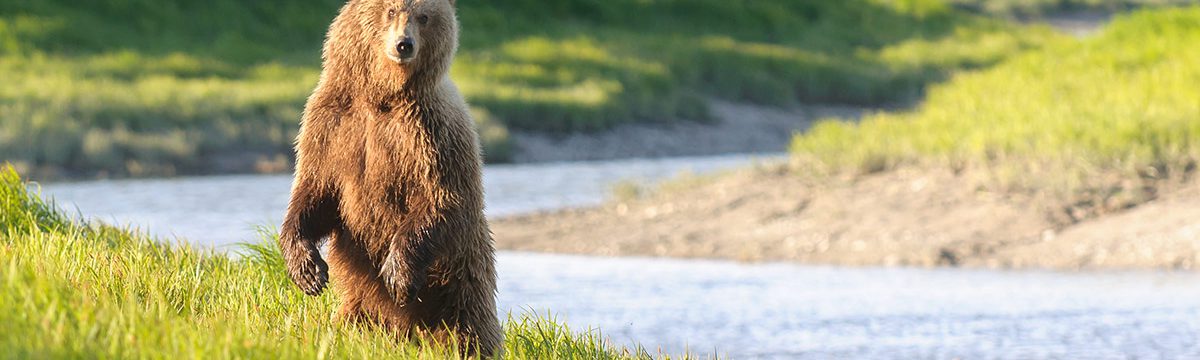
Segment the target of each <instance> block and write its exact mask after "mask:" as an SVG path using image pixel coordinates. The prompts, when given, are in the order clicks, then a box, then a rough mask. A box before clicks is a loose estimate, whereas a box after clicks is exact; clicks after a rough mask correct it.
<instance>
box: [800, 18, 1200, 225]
mask: <svg viewBox="0 0 1200 360" xmlns="http://www.w3.org/2000/svg"><path fill="white" fill-rule="evenodd" d="M1196 44H1200V7H1190V8H1172V9H1161V10H1152V11H1149V10H1148V11H1140V12H1137V13H1135V14H1133V15H1128V16H1121V17H1119V18H1118V19H1116V20H1115V21H1114V22H1113V23H1112V24H1111V25H1110V26H1109V27H1107V28H1105V29H1104V30H1103V32H1101V33H1100V34H1098V35H1097V36H1096V37H1095V38H1091V39H1084V40H1074V39H1060V40H1059V41H1056V42H1054V43H1052V44H1048V45H1047V47H1046V48H1045V49H1043V50H1039V51H1033V52H1031V53H1029V54H1025V55H1021V56H1017V57H1014V58H1012V59H1010V60H1008V61H1005V62H1004V63H1002V64H999V65H997V66H995V67H993V68H991V69H988V70H983V71H979V72H974V73H964V74H960V75H958V76H956V77H955V78H954V79H953V80H951V81H949V82H948V83H946V84H943V85H938V86H935V87H933V88H932V89H931V91H930V94H929V97H928V99H927V102H926V103H924V104H923V105H921V106H920V107H918V108H916V109H915V110H913V111H911V112H906V113H883V114H876V115H873V116H868V117H866V118H865V119H863V120H862V121H861V122H860V123H846V122H844V121H837V120H831V121H825V122H822V123H820V124H818V125H816V126H815V127H814V128H813V129H812V131H811V132H809V133H807V134H800V135H797V137H796V138H795V140H794V143H793V145H792V151H793V153H794V154H795V156H796V157H797V158H799V159H802V160H810V161H812V162H813V164H816V165H818V166H819V168H824V169H827V170H830V171H852V172H858V173H870V172H876V171H882V170H887V169H892V168H895V167H898V166H902V165H912V164H918V165H925V164H933V165H939V166H949V167H952V168H955V169H966V168H974V169H985V170H986V171H988V172H990V175H991V180H992V181H994V182H993V184H994V185H999V186H1003V187H1006V188H1010V189H1017V190H1020V189H1029V190H1037V191H1045V192H1048V193H1050V194H1052V195H1053V194H1057V195H1060V196H1066V197H1067V198H1066V199H1067V200H1069V201H1074V202H1078V203H1079V204H1082V205H1085V206H1090V207H1093V208H1099V209H1101V210H1102V209H1104V208H1122V207H1126V206H1131V205H1133V204H1136V203H1138V202H1142V201H1145V200H1147V199H1150V198H1153V196H1154V195H1155V194H1154V193H1155V191H1156V188H1157V187H1158V186H1160V185H1162V184H1169V182H1168V183H1163V182H1162V181H1164V180H1178V179H1186V178H1187V177H1189V176H1191V174H1192V173H1193V172H1194V171H1195V169H1196V165H1197V162H1198V161H1200V101H1198V99H1200V86H1198V85H1197V84H1200V47H1197V46H1195V45H1196Z"/></svg>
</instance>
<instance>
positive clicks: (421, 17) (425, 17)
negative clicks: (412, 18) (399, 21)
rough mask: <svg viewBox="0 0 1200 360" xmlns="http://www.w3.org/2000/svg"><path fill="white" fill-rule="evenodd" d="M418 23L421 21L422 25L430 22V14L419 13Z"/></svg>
mask: <svg viewBox="0 0 1200 360" xmlns="http://www.w3.org/2000/svg"><path fill="white" fill-rule="evenodd" d="M417 23H420V24H421V25H425V24H428V23H429V15H425V14H421V15H417Z"/></svg>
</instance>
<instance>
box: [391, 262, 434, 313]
mask: <svg viewBox="0 0 1200 360" xmlns="http://www.w3.org/2000/svg"><path fill="white" fill-rule="evenodd" d="M379 275H380V276H381V277H382V278H383V281H384V288H386V289H387V291H388V295H391V296H392V299H396V301H397V302H399V303H400V304H409V303H412V302H415V301H419V300H420V299H417V293H418V292H420V291H421V288H424V287H425V280H426V279H425V278H426V274H425V269H411V270H405V266H404V265H403V264H402V263H401V262H400V261H399V260H398V259H396V258H395V257H389V258H388V259H387V260H386V261H384V263H383V267H381V268H380V269H379Z"/></svg>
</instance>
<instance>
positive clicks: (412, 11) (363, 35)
mask: <svg viewBox="0 0 1200 360" xmlns="http://www.w3.org/2000/svg"><path fill="white" fill-rule="evenodd" d="M454 7H455V0H351V1H350V2H349V3H347V4H346V6H345V7H344V8H343V9H342V12H341V14H340V15H339V16H338V19H337V20H335V21H334V24H333V27H332V29H331V31H330V34H329V39H328V40H327V41H326V48H325V57H326V60H327V63H326V71H331V74H330V75H332V77H333V78H334V79H343V80H342V81H345V80H349V82H348V83H347V84H364V85H366V84H369V85H368V89H366V91H369V92H380V91H381V92H384V93H386V92H392V91H396V90H400V89H403V88H411V87H413V86H424V85H430V84H431V83H436V82H438V81H441V79H442V78H443V77H445V76H446V74H447V73H448V72H449V69H450V63H451V62H452V61H453V60H454V52H455V51H456V50H457V49H458V19H457V17H456V14H455V10H454ZM352 79H353V80H352ZM329 80H331V81H332V80H333V79H329ZM362 90H365V89H361V88H360V89H359V91H362Z"/></svg>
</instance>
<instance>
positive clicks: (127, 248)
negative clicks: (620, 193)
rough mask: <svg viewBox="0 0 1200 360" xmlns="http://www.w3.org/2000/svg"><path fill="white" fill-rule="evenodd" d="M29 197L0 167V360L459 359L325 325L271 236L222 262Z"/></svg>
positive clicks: (524, 350) (532, 349)
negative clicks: (296, 283) (295, 282)
mask: <svg viewBox="0 0 1200 360" xmlns="http://www.w3.org/2000/svg"><path fill="white" fill-rule="evenodd" d="M28 188H29V186H28V185H27V184H25V183H24V182H22V180H21V179H20V178H19V177H18V175H17V173H16V172H15V171H14V170H13V169H11V168H4V169H0V349H4V355H3V356H2V357H5V358H172V359H175V358H196V359H213V358H270V359H276V358H295V359H318V358H368V359H376V358H423V359H439V358H454V357H456V354H455V353H454V351H453V350H450V349H452V348H453V347H452V346H445V344H432V343H427V342H423V341H420V340H417V341H412V342H404V341H396V339H395V337H393V336H392V335H390V334H388V333H387V332H385V331H383V330H381V328H377V327H372V326H357V325H345V324H341V323H339V322H336V321H333V320H331V318H332V314H334V312H335V307H336V299H335V297H334V295H322V296H320V297H316V298H313V297H307V296H305V295H303V294H302V293H300V292H299V291H298V290H296V289H295V287H294V286H293V285H291V283H290V281H289V280H288V279H287V276H286V275H285V273H286V272H285V270H284V265H283V260H282V258H281V257H280V255H279V253H278V251H277V248H276V246H275V245H274V243H273V241H272V239H271V238H272V236H273V235H270V234H268V235H264V242H263V243H262V244H261V245H258V244H252V245H246V246H244V247H242V248H241V250H240V252H241V253H242V254H243V256H227V255H224V254H220V253H214V252H211V251H204V250H197V249H195V248H192V247H188V246H185V245H171V244H166V243H162V242H159V241H156V240H155V239H153V238H150V237H148V236H146V235H143V234H140V233H137V232H132V231H128V230H124V229H117V228H113V227H110V226H105V225H102V224H96V223H88V222H81V221H78V220H76V219H72V218H71V217H69V216H68V215H67V214H65V213H63V212H62V211H59V210H58V209H56V208H54V207H53V205H51V204H48V203H46V202H45V201H43V200H42V199H41V198H39V197H38V196H37V195H36V194H31V193H29V192H28V190H27V189H28ZM327 293H328V292H327ZM504 329H505V343H504V348H505V353H506V355H507V356H506V357H507V358H513V359H551V358H554V359H627V358H648V357H649V354H648V353H646V352H645V351H642V350H626V349H619V348H616V347H614V346H612V345H610V344H608V343H607V342H606V341H605V340H603V338H602V337H601V335H600V334H599V333H598V332H597V331H590V332H584V333H575V332H572V331H571V330H570V329H568V328H567V327H566V326H565V325H562V324H559V323H556V322H554V321H553V320H551V319H550V318H548V317H546V316H537V315H530V314H525V315H517V316H510V317H509V318H508V321H507V322H505V324H504Z"/></svg>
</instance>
